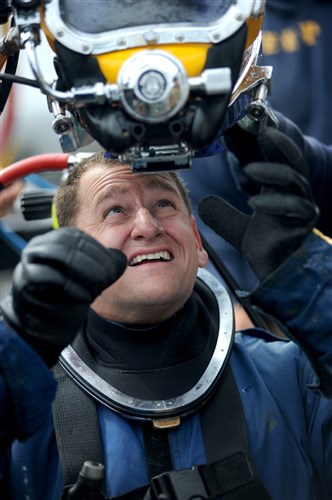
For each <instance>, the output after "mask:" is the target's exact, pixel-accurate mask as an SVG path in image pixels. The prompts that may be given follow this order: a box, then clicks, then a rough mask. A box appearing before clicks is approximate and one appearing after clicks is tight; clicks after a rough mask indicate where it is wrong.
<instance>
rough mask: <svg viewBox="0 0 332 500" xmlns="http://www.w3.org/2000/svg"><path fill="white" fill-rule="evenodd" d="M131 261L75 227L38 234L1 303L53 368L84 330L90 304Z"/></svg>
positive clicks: (12, 323)
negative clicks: (61, 354)
mask: <svg viewBox="0 0 332 500" xmlns="http://www.w3.org/2000/svg"><path fill="white" fill-rule="evenodd" d="M126 265H127V260H126V257H125V255H124V254H123V253H122V252H120V251H119V250H114V249H107V248H105V247H104V246H102V245H101V244H100V243H98V242H97V241H96V240H95V239H94V238H92V237H91V236H89V235H88V234H86V233H84V232H82V231H80V230H78V229H76V228H73V227H67V228H61V229H57V230H55V231H51V232H49V233H46V234H43V235H41V236H37V237H35V238H33V239H32V240H31V241H30V242H29V243H28V245H27V246H26V247H25V248H24V250H23V252H22V258H21V262H20V263H19V264H18V265H17V267H16V269H15V271H14V274H13V283H12V289H11V292H10V294H9V295H8V296H7V297H6V298H5V299H4V301H3V302H2V304H1V306H2V312H3V317H4V320H5V322H6V323H7V324H8V325H9V326H10V327H11V328H12V329H14V330H15V331H16V332H17V333H19V334H20V335H21V336H22V337H23V338H24V339H25V340H26V341H27V342H28V343H29V344H30V345H31V346H32V347H33V348H34V349H35V350H36V351H37V352H38V354H39V355H40V356H41V357H42V358H43V359H44V361H45V362H46V363H47V364H48V366H52V365H53V364H55V363H56V361H57V358H58V356H59V354H60V352H61V351H62V349H63V348H64V347H66V346H67V345H68V344H69V343H70V342H71V341H72V340H73V338H74V337H75V335H76V334H77V333H78V331H79V329H80V327H81V325H82V324H83V322H84V320H85V317H86V314H87V312H88V309H89V306H90V304H91V303H92V302H93V301H94V299H95V298H96V297H97V296H98V295H100V293H101V292H102V291H103V290H104V289H105V288H107V287H109V286H110V285H112V284H113V283H114V282H115V281H116V280H117V279H118V278H119V277H120V276H121V275H122V273H123V272H124V270H125V268H126Z"/></svg>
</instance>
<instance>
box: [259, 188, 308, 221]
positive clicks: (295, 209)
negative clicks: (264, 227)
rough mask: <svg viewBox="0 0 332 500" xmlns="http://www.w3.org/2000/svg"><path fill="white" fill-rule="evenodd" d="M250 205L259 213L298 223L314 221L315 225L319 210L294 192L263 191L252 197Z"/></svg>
mask: <svg viewBox="0 0 332 500" xmlns="http://www.w3.org/2000/svg"><path fill="white" fill-rule="evenodd" d="M249 205H250V206H251V207H252V208H253V209H254V210H256V211H257V212H259V213H264V214H267V215H275V216H279V217H281V218H284V220H285V221H286V220H287V219H289V222H291V221H293V223H294V224H298V223H299V221H302V222H304V223H305V224H308V223H312V227H313V226H314V224H315V222H316V220H317V217H318V210H317V208H316V206H315V205H313V204H312V203H311V202H310V201H308V200H306V199H303V198H300V197H299V196H296V195H293V194H281V193H266V194H265V193H262V194H259V195H257V196H254V197H252V198H251V199H250V201H249Z"/></svg>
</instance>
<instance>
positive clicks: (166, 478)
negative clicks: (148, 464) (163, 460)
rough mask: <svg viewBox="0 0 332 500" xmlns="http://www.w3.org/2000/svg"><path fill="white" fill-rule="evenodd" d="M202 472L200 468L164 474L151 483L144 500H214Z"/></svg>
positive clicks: (195, 467)
mask: <svg viewBox="0 0 332 500" xmlns="http://www.w3.org/2000/svg"><path fill="white" fill-rule="evenodd" d="M212 498H213V497H210V495H209V494H208V491H207V489H206V486H205V483H204V481H203V477H202V474H201V472H200V466H194V467H192V468H191V469H183V470H180V471H170V472H164V473H163V474H160V475H159V476H156V477H154V478H153V479H152V481H151V487H150V489H149V491H148V493H147V495H146V496H145V498H144V500H209V499H210V500H212Z"/></svg>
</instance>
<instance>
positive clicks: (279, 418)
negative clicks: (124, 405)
mask: <svg viewBox="0 0 332 500" xmlns="http://www.w3.org/2000/svg"><path fill="white" fill-rule="evenodd" d="M331 294H332V247H331V245H330V244H328V243H327V242H325V241H323V239H321V238H320V237H318V236H316V235H314V234H311V235H309V236H308V237H307V238H306V240H305V241H304V242H303V244H302V245H301V247H300V248H299V249H298V250H297V251H296V252H295V253H294V254H293V255H292V256H291V257H290V258H288V259H287V260H286V261H285V262H284V263H283V264H282V265H281V266H280V267H279V268H278V269H277V270H276V271H275V272H274V273H273V275H272V276H270V277H269V278H268V279H267V280H266V281H265V282H263V283H262V284H261V285H260V287H258V288H257V289H256V290H255V291H254V292H253V293H252V300H253V301H254V302H255V303H256V304H258V305H259V306H261V307H262V308H264V309H267V310H268V311H270V312H271V313H272V312H274V313H275V314H276V315H277V316H279V319H280V320H281V321H283V322H284V323H285V324H286V325H288V326H289V327H291V331H292V332H296V334H297V335H298V336H302V337H301V339H302V340H301V341H302V342H303V343H304V346H305V348H306V349H308V350H309V351H310V350H311V348H313V352H314V353H315V355H314V358H315V360H316V361H318V362H319V363H320V364H321V367H322V368H323V370H324V371H325V373H327V374H328V376H327V380H329V384H330V386H331V384H332V342H331V333H332V330H331V325H332V321H331V319H332V318H331ZM271 340H272V339H271V338H269V335H268V334H266V333H265V332H264V331H262V330H260V329H252V330H250V331H244V332H239V333H237V334H236V336H235V343H234V346H233V350H232V354H231V357H230V363H231V367H232V370H233V373H234V376H235V380H236V384H237V387H238V389H239V393H240V396H241V401H242V405H243V410H244V414H245V420H246V422H247V432H248V440H249V447H250V450H251V456H252V459H253V461H254V463H255V466H256V468H257V472H258V475H259V477H260V478H261V480H262V481H263V483H264V485H265V487H266V488H267V490H268V491H269V493H270V495H271V497H272V499H275V500H280V499H283V500H315V499H317V500H329V499H330V498H332V432H331V430H332V399H327V398H325V397H323V396H322V395H321V394H320V393H319V391H317V390H315V389H314V388H308V386H309V385H310V386H315V384H316V377H315V375H314V374H313V372H312V370H311V368H310V366H309V363H308V360H307V359H306V357H305V356H304V354H303V351H302V350H301V349H300V348H299V347H298V346H297V345H296V344H295V343H294V342H288V341H286V340H285V341H284V340H275V339H274V341H271ZM11 352H14V353H16V354H15V355H14V356H10V353H11ZM0 356H1V357H0V364H1V367H2V378H1V384H2V385H1V390H2V393H1V397H2V401H1V411H2V412H3V411H4V409H5V408H8V411H10V412H12V414H13V418H12V419H11V420H9V419H7V420H6V418H4V417H3V415H2V414H1V425H2V426H4V427H3V428H2V429H1V436H2V439H3V442H4V443H5V444H8V443H7V442H6V440H7V438H8V440H10V439H11V438H12V436H13V435H15V434H16V435H17V432H20V433H21V435H20V436H19V437H20V438H21V439H25V438H26V437H27V436H28V435H29V434H30V435H31V437H29V438H28V439H26V440H25V442H19V441H15V442H14V443H13V446H12V450H11V460H10V462H9V463H8V460H9V453H10V452H9V451H8V452H7V453H5V454H4V460H3V471H4V478H5V482H7V483H8V482H9V487H10V492H9V493H8V495H9V496H8V498H11V499H13V500H16V499H17V500H19V499H21V498H30V499H31V500H39V499H43V500H51V499H52V500H55V499H58V498H59V497H60V494H61V491H62V478H61V469H60V465H59V461H58V455H57V449H56V444H55V440H54V433H53V425H52V417H51V415H50V406H51V401H52V396H53V394H54V381H53V379H52V378H51V377H50V374H49V371H48V370H47V368H46V366H45V365H44V364H43V363H42V362H41V361H40V360H37V359H36V358H37V357H36V355H35V354H34V353H33V352H32V351H30V350H29V348H28V346H26V345H25V344H24V343H23V342H22V341H21V340H20V339H19V338H18V337H17V336H16V335H15V334H14V333H13V332H9V331H7V330H6V329H4V330H2V336H1V349H0ZM22 358H23V359H24V361H23V359H22ZM30 372H31V376H30ZM14 373H15V376H14V375H13V374H14ZM38 374H39V376H38ZM3 388H4V389H5V390H3ZM37 393H38V394H37ZM25 394H27V397H26V396H25ZM38 404H39V405H40V412H38V411H37V409H38ZM29 405H30V407H29ZM19 410H22V411H23V415H24V416H25V418H26V419H27V424H26V428H25V424H24V422H22V420H20V411H19ZM47 413H49V415H48V416H47ZM30 414H31V416H32V417H31V418H30ZM98 416H99V423H100V431H101V436H102V442H103V447H104V450H105V456H106V461H105V468H106V494H107V495H108V496H111V495H119V494H121V493H122V492H124V491H126V490H129V489H132V488H136V487H138V486H140V485H142V484H146V482H147V471H146V466H145V459H144V452H143V446H142V443H143V440H142V430H141V425H140V423H138V422H137V421H133V420H129V419H127V418H124V417H122V416H121V415H119V414H118V413H115V412H113V411H112V410H110V409H108V408H106V407H105V406H102V405H99V406H98ZM35 417H36V419H35ZM34 419H35V420H36V421H35V422H34ZM18 426H23V427H20V430H19V427H18ZM169 443H170V450H171V457H172V461H173V467H174V469H183V468H187V467H190V466H192V465H193V464H202V463H205V460H206V458H205V450H204V445H203V438H202V433H201V427H200V415H199V410H198V411H196V412H195V413H194V414H192V415H191V416H188V417H186V418H184V419H183V421H182V423H181V425H180V426H179V427H178V428H176V429H174V430H171V431H169ZM86 458H87V457H82V461H83V460H84V459H86ZM8 465H9V468H8ZM5 498H6V497H5Z"/></svg>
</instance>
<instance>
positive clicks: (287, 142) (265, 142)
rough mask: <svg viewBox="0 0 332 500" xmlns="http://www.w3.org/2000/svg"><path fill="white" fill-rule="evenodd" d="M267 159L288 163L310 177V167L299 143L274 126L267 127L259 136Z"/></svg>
mask: <svg viewBox="0 0 332 500" xmlns="http://www.w3.org/2000/svg"><path fill="white" fill-rule="evenodd" d="M257 140H258V142H259V145H260V148H261V151H262V154H263V156H264V158H265V160H266V161H271V162H273V163H287V164H288V165H290V166H291V167H292V168H293V169H294V170H296V171H297V172H299V173H300V174H301V175H303V176H304V177H306V178H308V175H309V168H308V165H307V163H306V161H305V159H304V157H303V154H302V152H301V150H300V148H299V147H298V146H297V144H296V143H295V142H294V141H293V140H292V139H290V138H289V137H287V136H286V135H285V134H283V133H282V132H280V131H279V130H277V129H275V128H273V127H267V128H266V129H265V130H264V131H263V132H262V133H261V134H260V135H259V136H258V138H257Z"/></svg>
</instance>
